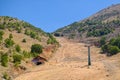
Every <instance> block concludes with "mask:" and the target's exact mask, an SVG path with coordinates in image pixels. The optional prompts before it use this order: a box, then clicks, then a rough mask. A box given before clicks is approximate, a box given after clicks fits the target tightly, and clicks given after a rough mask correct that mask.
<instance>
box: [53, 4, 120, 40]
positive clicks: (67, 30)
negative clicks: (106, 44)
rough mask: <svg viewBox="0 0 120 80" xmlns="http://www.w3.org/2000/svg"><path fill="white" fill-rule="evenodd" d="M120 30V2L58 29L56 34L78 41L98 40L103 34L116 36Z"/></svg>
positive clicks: (108, 36)
mask: <svg viewBox="0 0 120 80" xmlns="http://www.w3.org/2000/svg"><path fill="white" fill-rule="evenodd" d="M119 32H120V4H117V5H112V6H110V7H108V8H106V9H103V10H101V11H99V12H98V13H96V14H94V15H92V16H91V17H89V18H87V19H84V20H82V21H80V22H74V23H72V24H70V25H68V26H65V27H63V28H61V29H58V30H56V31H55V32H54V35H57V36H58V35H62V36H64V37H67V38H69V39H74V40H76V41H84V42H86V41H97V40H99V38H101V37H102V36H105V37H107V39H108V40H109V39H110V38H111V37H116V36H118V35H119Z"/></svg>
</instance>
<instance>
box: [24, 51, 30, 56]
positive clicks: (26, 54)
mask: <svg viewBox="0 0 120 80" xmlns="http://www.w3.org/2000/svg"><path fill="white" fill-rule="evenodd" d="M23 56H24V58H30V57H31V55H30V53H28V52H27V51H23Z"/></svg>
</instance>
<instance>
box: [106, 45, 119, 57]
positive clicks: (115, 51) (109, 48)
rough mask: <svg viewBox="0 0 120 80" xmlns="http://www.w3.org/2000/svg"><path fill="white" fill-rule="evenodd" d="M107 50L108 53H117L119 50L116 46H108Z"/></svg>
mask: <svg viewBox="0 0 120 80" xmlns="http://www.w3.org/2000/svg"><path fill="white" fill-rule="evenodd" d="M108 50H109V51H108V52H109V53H110V55H114V54H117V53H118V52H119V51H120V50H119V48H118V47H117V46H111V45H110V46H108Z"/></svg>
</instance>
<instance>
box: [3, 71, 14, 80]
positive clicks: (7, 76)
mask: <svg viewBox="0 0 120 80" xmlns="http://www.w3.org/2000/svg"><path fill="white" fill-rule="evenodd" d="M2 78H3V79H5V80H12V79H11V77H10V76H9V75H8V73H6V72H4V73H3V76H2Z"/></svg>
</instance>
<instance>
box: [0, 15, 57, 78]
mask: <svg viewBox="0 0 120 80" xmlns="http://www.w3.org/2000/svg"><path fill="white" fill-rule="evenodd" d="M34 44H39V45H40V46H42V53H37V52H36V53H32V52H31V50H32V45H34ZM57 45H58V43H57V41H56V39H55V38H54V37H53V36H52V35H51V34H48V33H45V32H44V31H42V30H41V29H39V28H36V27H34V26H33V25H31V24H29V23H27V22H25V21H21V20H19V19H17V18H12V17H9V16H0V80H2V77H4V78H5V79H7V80H8V78H9V77H10V78H13V77H15V76H16V75H18V74H20V73H23V72H24V71H26V70H28V69H29V68H30V67H33V66H34V65H33V63H32V62H31V60H32V59H33V58H34V57H36V56H38V55H39V56H41V57H43V58H45V59H47V60H48V59H49V58H51V56H52V54H53V53H54V51H55V50H56V49H57V47H56V46H57ZM37 50H38V48H37Z"/></svg>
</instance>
